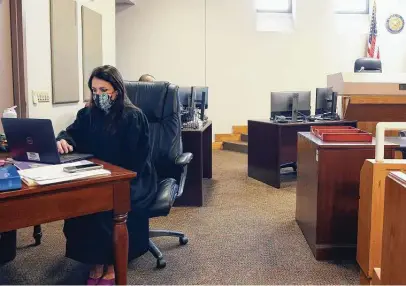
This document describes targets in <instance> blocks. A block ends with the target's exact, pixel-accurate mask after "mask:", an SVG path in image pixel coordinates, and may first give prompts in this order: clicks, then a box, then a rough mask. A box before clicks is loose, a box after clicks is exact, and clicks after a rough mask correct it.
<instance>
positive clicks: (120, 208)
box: [0, 160, 136, 285]
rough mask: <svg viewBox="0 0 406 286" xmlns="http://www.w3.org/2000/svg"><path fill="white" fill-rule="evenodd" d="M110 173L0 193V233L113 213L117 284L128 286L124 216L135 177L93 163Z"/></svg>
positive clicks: (126, 232) (112, 167)
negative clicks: (91, 215)
mask: <svg viewBox="0 0 406 286" xmlns="http://www.w3.org/2000/svg"><path fill="white" fill-rule="evenodd" d="M92 161H94V162H96V163H101V164H103V165H104V167H105V169H108V170H110V171H111V172H112V174H111V175H110V176H105V177H97V178H90V179H86V180H78V181H73V182H68V183H61V184H55V185H48V186H38V187H27V186H26V185H24V187H23V188H22V189H21V190H18V191H11V192H0V232H7V231H10V230H14V229H20V228H24V227H28V226H33V225H38V224H43V223H48V222H52V221H58V220H63V219H68V218H72V217H78V216H83V215H88V214H93V213H97V212H102V211H109V210H113V212H114V218H113V220H114V241H112V243H114V250H115V259H116V264H115V268H116V280H117V284H120V285H124V284H127V263H128V231H127V224H126V221H127V214H128V212H129V211H130V209H131V202H130V180H131V179H133V178H134V177H135V176H136V174H135V173H133V172H131V171H127V170H125V169H122V168H119V167H116V166H113V165H110V164H107V163H105V162H101V161H98V160H92Z"/></svg>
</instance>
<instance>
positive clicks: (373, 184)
mask: <svg viewBox="0 0 406 286" xmlns="http://www.w3.org/2000/svg"><path fill="white" fill-rule="evenodd" d="M365 166H368V167H369V168H367V169H365V170H364V167H365ZM363 171H364V172H363ZM363 171H362V172H361V184H360V204H359V205H360V209H359V215H358V245H357V261H358V263H359V265H360V267H361V268H362V270H363V271H364V272H365V273H366V274H367V276H368V277H369V278H372V275H373V271H374V268H376V267H381V259H382V233H383V217H384V203H385V179H386V176H387V175H388V174H389V172H391V171H406V164H390V163H376V162H373V161H366V162H365V164H364V166H363ZM371 178H373V179H371Z"/></svg>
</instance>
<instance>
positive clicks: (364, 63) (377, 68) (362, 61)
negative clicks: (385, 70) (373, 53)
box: [354, 58, 382, 73]
mask: <svg viewBox="0 0 406 286" xmlns="http://www.w3.org/2000/svg"><path fill="white" fill-rule="evenodd" d="M354 72H378V73H381V72H382V63H381V61H380V60H378V59H373V58H359V59H357V60H356V61H355V63H354Z"/></svg>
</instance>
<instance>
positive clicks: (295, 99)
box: [292, 93, 299, 122]
mask: <svg viewBox="0 0 406 286" xmlns="http://www.w3.org/2000/svg"><path fill="white" fill-rule="evenodd" d="M298 105H299V94H298V93H294V94H293V97H292V122H297V115H298V111H299V106H298Z"/></svg>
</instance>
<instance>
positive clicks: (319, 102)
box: [315, 87, 333, 115]
mask: <svg viewBox="0 0 406 286" xmlns="http://www.w3.org/2000/svg"><path fill="white" fill-rule="evenodd" d="M332 97H333V89H332V88H329V87H325V88H316V112H315V113H316V115H318V114H323V113H327V112H331V103H332Z"/></svg>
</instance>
